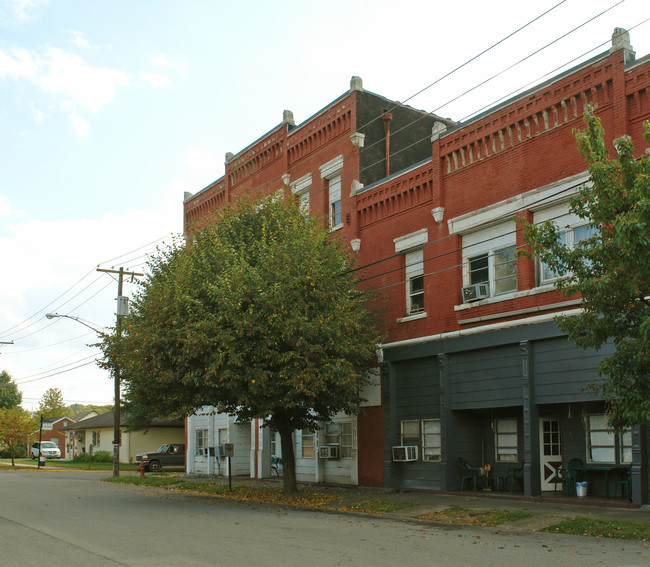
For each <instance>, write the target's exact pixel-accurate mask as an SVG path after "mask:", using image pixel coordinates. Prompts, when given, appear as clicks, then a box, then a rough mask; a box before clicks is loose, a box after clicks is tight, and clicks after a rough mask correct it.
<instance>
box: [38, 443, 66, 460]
mask: <svg viewBox="0 0 650 567" xmlns="http://www.w3.org/2000/svg"><path fill="white" fill-rule="evenodd" d="M38 445H39V443H38V441H37V442H36V443H33V444H32V448H31V454H32V459H37V458H38V457H39V456H40V451H39V447H38ZM40 445H41V448H42V449H43V456H44V457H45V458H46V459H60V458H61V449H59V447H58V446H57V444H56V443H53V442H52V441H41V443H40Z"/></svg>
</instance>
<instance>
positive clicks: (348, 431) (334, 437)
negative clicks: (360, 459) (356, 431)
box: [325, 421, 352, 457]
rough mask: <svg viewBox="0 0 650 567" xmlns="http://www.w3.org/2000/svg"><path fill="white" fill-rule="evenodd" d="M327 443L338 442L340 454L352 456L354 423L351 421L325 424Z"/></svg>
mask: <svg viewBox="0 0 650 567" xmlns="http://www.w3.org/2000/svg"><path fill="white" fill-rule="evenodd" d="M325 444H326V445H330V444H336V445H338V446H339V454H340V456H341V457H351V456H352V423H351V422H349V421H345V422H341V423H328V424H327V425H326V426H325Z"/></svg>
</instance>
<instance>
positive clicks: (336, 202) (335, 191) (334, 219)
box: [327, 175, 343, 228]
mask: <svg viewBox="0 0 650 567" xmlns="http://www.w3.org/2000/svg"><path fill="white" fill-rule="evenodd" d="M327 194H328V198H329V218H330V228H337V227H339V226H341V225H342V224H343V214H342V210H341V176H340V175H336V176H334V177H332V178H330V179H328V180H327Z"/></svg>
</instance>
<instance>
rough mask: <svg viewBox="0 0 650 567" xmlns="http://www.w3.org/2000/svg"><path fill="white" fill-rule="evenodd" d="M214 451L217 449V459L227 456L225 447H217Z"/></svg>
mask: <svg viewBox="0 0 650 567" xmlns="http://www.w3.org/2000/svg"><path fill="white" fill-rule="evenodd" d="M214 449H215V455H216V456H217V457H225V456H226V447H225V445H217V446H216V447H215V448H214Z"/></svg>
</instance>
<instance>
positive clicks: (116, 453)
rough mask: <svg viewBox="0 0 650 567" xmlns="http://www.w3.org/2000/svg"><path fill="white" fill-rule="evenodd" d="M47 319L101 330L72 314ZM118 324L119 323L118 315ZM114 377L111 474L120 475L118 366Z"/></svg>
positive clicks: (100, 332) (51, 315)
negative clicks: (59, 319)
mask: <svg viewBox="0 0 650 567" xmlns="http://www.w3.org/2000/svg"><path fill="white" fill-rule="evenodd" d="M45 317H46V318H47V319H55V318H56V317H64V318H66V319H72V320H73V321H77V323H81V324H82V325H84V326H86V327H88V328H89V329H92V330H93V331H95V332H96V333H97V334H102V332H103V331H101V330H100V329H98V328H96V327H93V326H92V325H89V324H88V323H86V322H84V321H82V320H81V319H79V317H75V316H74V315H61V314H59V313H47V314H46V315H45ZM118 324H119V317H118ZM114 374H115V375H114V379H115V408H114V409H113V415H114V417H115V419H114V422H113V476H120V404H121V401H120V371H119V368H116V369H115V373H114Z"/></svg>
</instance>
